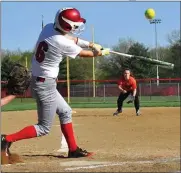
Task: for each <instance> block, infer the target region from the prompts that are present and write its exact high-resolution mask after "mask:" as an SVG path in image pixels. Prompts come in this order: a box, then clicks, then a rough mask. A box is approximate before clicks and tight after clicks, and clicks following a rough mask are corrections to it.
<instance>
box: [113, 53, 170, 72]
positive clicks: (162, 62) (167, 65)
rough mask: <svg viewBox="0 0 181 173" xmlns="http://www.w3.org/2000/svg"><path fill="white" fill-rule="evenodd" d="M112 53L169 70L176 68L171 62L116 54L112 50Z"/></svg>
mask: <svg viewBox="0 0 181 173" xmlns="http://www.w3.org/2000/svg"><path fill="white" fill-rule="evenodd" d="M110 53H113V54H116V55H121V56H124V57H128V58H136V59H139V60H143V61H146V62H149V63H151V64H155V65H160V66H162V67H164V68H168V69H173V68H174V64H172V63H169V62H165V61H160V60H156V59H152V58H147V57H143V56H135V55H129V54H125V53H120V52H116V51H112V50H111V51H110Z"/></svg>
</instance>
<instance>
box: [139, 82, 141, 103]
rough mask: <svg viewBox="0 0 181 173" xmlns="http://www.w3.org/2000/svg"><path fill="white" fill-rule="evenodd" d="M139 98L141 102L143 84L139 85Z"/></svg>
mask: <svg viewBox="0 0 181 173" xmlns="http://www.w3.org/2000/svg"><path fill="white" fill-rule="evenodd" d="M139 96H140V100H141V84H139Z"/></svg>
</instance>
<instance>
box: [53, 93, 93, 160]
mask: <svg viewBox="0 0 181 173" xmlns="http://www.w3.org/2000/svg"><path fill="white" fill-rule="evenodd" d="M56 113H57V114H58V116H59V119H60V125H61V130H62V133H63V135H64V136H65V139H66V141H67V144H68V147H69V154H68V157H87V156H90V155H92V153H90V152H87V151H86V150H82V149H81V148H79V147H78V146H77V143H76V139H75V135H74V130H73V124H72V109H71V108H70V106H69V105H68V104H67V102H66V101H65V100H64V98H63V97H62V96H61V95H60V93H59V92H58V91H57V111H56Z"/></svg>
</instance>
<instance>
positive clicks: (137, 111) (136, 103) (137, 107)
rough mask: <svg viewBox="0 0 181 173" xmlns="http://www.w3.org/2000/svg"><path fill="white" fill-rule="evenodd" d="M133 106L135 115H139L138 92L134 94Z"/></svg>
mask: <svg viewBox="0 0 181 173" xmlns="http://www.w3.org/2000/svg"><path fill="white" fill-rule="evenodd" d="M134 106H135V110H136V115H137V116H139V115H140V100H139V96H138V94H136V96H135V100H134Z"/></svg>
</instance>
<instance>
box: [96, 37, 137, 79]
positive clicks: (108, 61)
mask: <svg viewBox="0 0 181 173" xmlns="http://www.w3.org/2000/svg"><path fill="white" fill-rule="evenodd" d="M134 42H135V41H133V40H132V39H130V38H129V39H127V40H126V39H120V40H119V42H118V44H117V45H115V46H113V50H114V51H118V52H122V53H126V52H127V51H128V50H129V48H130V47H131V46H132V45H133V44H134ZM125 61H126V59H125V58H124V57H122V56H118V55H114V54H111V55H109V56H106V57H102V59H100V61H99V64H98V68H99V71H98V73H99V78H100V79H108V78H110V79H117V78H119V77H120V74H121V72H122V69H123V68H124V67H125V66H124V63H125Z"/></svg>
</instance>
